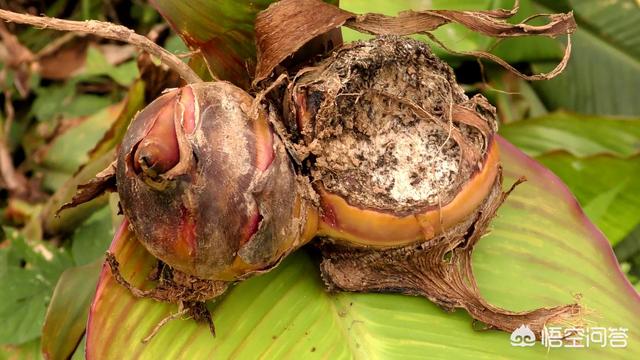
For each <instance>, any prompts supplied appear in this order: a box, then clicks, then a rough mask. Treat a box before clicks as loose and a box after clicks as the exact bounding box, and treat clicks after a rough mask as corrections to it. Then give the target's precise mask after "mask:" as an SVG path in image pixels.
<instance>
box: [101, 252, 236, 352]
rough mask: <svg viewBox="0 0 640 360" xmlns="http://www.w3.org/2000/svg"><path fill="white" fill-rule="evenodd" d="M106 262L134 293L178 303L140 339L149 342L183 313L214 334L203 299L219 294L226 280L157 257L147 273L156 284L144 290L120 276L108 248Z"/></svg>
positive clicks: (122, 284)
mask: <svg viewBox="0 0 640 360" xmlns="http://www.w3.org/2000/svg"><path fill="white" fill-rule="evenodd" d="M106 262H107V264H109V268H110V269H111V274H112V275H113V278H114V279H115V280H116V282H117V283H118V284H120V285H121V286H123V287H125V288H126V289H127V290H129V292H130V293H131V294H132V295H133V296H135V297H137V298H141V299H143V298H147V299H153V300H156V301H161V302H168V303H171V304H177V305H178V311H177V312H176V313H174V314H170V315H169V316H167V317H165V318H164V319H162V320H161V321H160V322H159V323H158V324H157V325H156V326H155V327H154V329H153V330H152V331H151V333H150V334H149V335H148V336H147V337H145V338H144V339H143V340H142V342H143V343H147V342H149V341H150V340H151V339H152V338H153V337H154V336H155V335H156V334H157V333H158V331H160V329H161V328H162V327H163V326H164V325H166V324H167V323H169V322H170V321H171V320H175V319H178V318H180V317H182V316H186V317H187V318H190V319H193V320H194V321H196V322H197V323H203V324H206V325H207V326H208V327H209V330H210V331H211V334H212V335H213V336H214V337H215V335H216V331H215V326H214V324H213V319H212V317H211V313H210V312H209V309H208V308H207V306H206V303H205V301H208V300H212V299H215V298H217V297H219V296H220V295H222V294H223V293H224V292H225V291H226V290H227V288H228V283H227V282H224V281H212V280H202V279H198V278H196V277H194V276H190V275H187V274H185V273H183V272H180V271H178V270H175V269H172V268H171V267H169V266H168V265H166V264H164V263H162V262H160V261H159V262H158V267H157V268H156V270H154V271H153V272H152V273H151V274H149V278H150V280H155V281H157V285H156V286H155V287H153V288H151V289H149V290H143V289H140V288H138V287H136V286H135V285H133V284H131V283H130V282H129V281H127V280H126V279H125V278H124V277H123V276H122V274H121V273H120V270H119V267H120V264H119V263H118V260H117V259H116V257H115V256H114V255H113V254H112V253H110V252H107V254H106Z"/></svg>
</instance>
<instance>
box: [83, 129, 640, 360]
mask: <svg viewBox="0 0 640 360" xmlns="http://www.w3.org/2000/svg"><path fill="white" fill-rule="evenodd" d="M499 143H500V149H501V156H502V163H503V166H504V174H505V186H510V184H512V183H513V182H514V181H515V180H516V179H517V178H519V177H521V176H526V177H527V179H528V181H527V182H526V183H524V184H522V185H520V186H519V187H517V188H516V190H515V191H514V192H513V193H512V195H511V196H510V197H509V198H508V200H507V201H506V202H505V204H504V205H503V207H502V208H501V209H500V210H499V212H498V217H497V218H496V219H495V220H494V221H493V223H492V225H491V231H490V233H489V234H488V235H487V236H485V237H484V238H483V239H482V240H481V241H480V242H479V244H478V246H477V248H476V250H475V252H474V255H473V261H474V264H473V268H474V271H475V274H476V276H477V279H478V284H479V287H480V290H481V292H482V294H483V295H484V296H485V297H486V298H487V299H488V300H489V301H490V302H492V303H493V304H496V305H499V306H502V307H505V308H508V309H511V310H526V309H532V308H534V307H540V306H552V305H558V304H564V303H569V302H572V301H575V300H576V298H577V299H578V302H579V303H580V304H581V305H582V306H583V307H584V309H585V312H584V319H583V320H584V321H585V324H587V325H588V326H590V327H613V328H626V329H628V332H627V334H628V339H627V347H626V348H614V347H611V346H604V347H601V346H592V347H589V348H577V349H576V348H573V349H571V348H547V347H545V346H543V345H542V344H541V343H539V342H538V343H535V344H534V345H533V346H531V347H514V346H511V344H510V337H509V334H508V333H504V332H498V331H477V330H474V329H473V326H472V320H471V318H470V317H469V316H468V315H467V314H466V313H464V312H462V311H458V312H455V313H447V312H444V311H443V310H441V309H440V308H438V307H437V306H435V305H434V304H432V303H430V302H429V301H428V300H426V299H424V298H419V297H410V296H403V295H393V294H353V293H338V294H329V293H326V292H325V291H324V290H323V286H322V282H321V280H320V276H319V271H318V267H317V263H316V261H314V260H313V259H312V257H310V256H309V255H308V254H307V253H306V252H305V251H304V250H303V251H298V252H297V253H296V254H294V255H292V256H290V257H289V258H288V259H286V260H285V261H284V262H283V263H282V264H281V265H280V266H279V267H277V268H276V269H275V270H274V271H272V272H270V273H268V274H266V275H263V276H259V277H255V278H252V279H250V280H248V281H245V282H242V283H241V284H239V285H237V286H236V287H234V288H233V289H232V290H231V291H230V292H229V293H228V295H226V296H225V297H223V298H222V299H220V300H218V301H217V302H216V303H212V304H210V308H211V310H212V311H213V318H214V321H215V324H216V331H217V335H216V337H215V338H213V337H212V335H211V334H210V332H209V329H208V327H207V326H206V325H199V324H196V323H195V322H194V321H192V320H189V319H183V320H174V321H171V322H169V323H168V324H167V325H165V326H164V327H163V328H161V329H160V330H159V331H158V333H157V334H156V335H155V336H154V337H153V338H152V339H151V341H150V342H149V343H147V344H143V343H142V342H141V340H142V339H143V338H145V337H146V336H148V335H149V334H150V333H151V332H152V330H153V329H154V327H155V326H156V325H157V324H158V323H159V322H160V321H161V320H162V319H163V318H165V317H167V316H169V315H170V314H172V313H175V312H176V311H177V307H176V306H175V305H170V304H164V303H158V302H155V301H152V300H147V299H144V300H141V299H136V298H134V297H133V296H132V295H131V294H130V293H129V292H128V291H127V290H126V289H124V288H123V287H121V286H120V285H118V284H117V283H116V282H115V281H114V279H113V278H112V276H111V272H110V270H109V269H108V268H107V267H104V268H103V270H102V273H101V275H100V279H99V281H98V287H97V290H96V294H95V298H94V300H93V303H92V306H91V311H90V315H89V321H88V323H87V335H86V336H87V338H86V355H87V358H88V359H96V358H100V359H121V358H138V359H154V358H185V359H195V358H259V357H260V358H299V357H302V356H304V357H305V358H332V359H333V358H336V359H343V358H344V359H349V358H355V359H365V358H380V359H403V358H407V357H432V358H447V359H451V358H453V359H472V358H473V359H477V358H492V359H493V358H519V359H520V358H521V359H528V358H532V359H533V358H535V359H538V358H541V357H545V358H549V359H573V358H576V357H578V358H581V359H591V358H593V359H602V358H627V359H633V358H638V356H640V323H638V321H637V318H638V315H639V314H640V295H639V294H638V293H637V292H636V291H635V290H634V288H633V287H632V286H631V285H630V284H629V282H628V281H627V280H626V278H625V277H624V275H623V274H622V272H621V271H620V268H619V266H618V263H617V261H616V259H615V257H614V255H613V252H612V250H611V247H610V245H609V243H608V241H607V240H606V238H605V237H604V236H603V235H602V233H601V232H600V231H599V230H598V229H597V228H596V227H595V226H594V225H593V224H592V223H591V222H589V220H588V219H587V218H586V216H585V215H584V213H583V212H582V210H581V209H580V207H579V205H578V204H577V202H576V201H575V199H574V197H573V196H572V195H571V193H570V192H569V191H568V190H567V188H566V186H565V185H564V184H563V183H562V182H561V181H560V180H559V179H558V178H557V177H556V176H554V175H553V174H552V173H551V172H549V171H548V170H546V169H545V168H544V167H542V166H541V165H540V164H539V163H537V162H536V161H535V160H533V159H531V158H529V157H527V156H526V155H525V154H523V153H522V152H521V151H519V150H518V149H517V148H515V147H514V146H513V145H511V144H509V143H508V142H506V141H504V140H502V139H501V140H500V142H499ZM111 251H113V252H114V253H115V254H116V257H117V258H118V259H119V261H120V263H121V269H120V270H121V272H122V274H123V275H124V276H125V277H126V278H127V279H129V280H130V281H132V282H133V283H134V284H135V285H137V286H139V287H141V288H147V287H150V286H153V284H152V283H150V282H149V281H148V280H146V279H147V275H148V273H149V272H150V271H151V269H152V267H153V266H154V264H155V260H154V259H153V258H152V257H151V256H150V255H149V254H148V253H147V252H146V251H145V250H144V248H143V247H142V246H141V245H140V244H139V243H138V242H137V241H136V239H135V237H134V236H133V234H132V233H130V232H129V230H128V228H127V226H126V225H123V227H122V228H121V230H120V231H119V233H118V234H117V235H116V237H115V239H114V242H113V243H112V245H111Z"/></svg>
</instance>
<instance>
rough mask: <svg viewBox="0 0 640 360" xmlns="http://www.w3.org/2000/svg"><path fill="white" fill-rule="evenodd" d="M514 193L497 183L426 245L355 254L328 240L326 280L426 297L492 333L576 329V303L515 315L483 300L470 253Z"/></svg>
mask: <svg viewBox="0 0 640 360" xmlns="http://www.w3.org/2000/svg"><path fill="white" fill-rule="evenodd" d="M521 181H524V179H522V180H521ZM521 181H519V182H518V183H520V182H521ZM518 183H516V184H514V187H515V186H516V185H517V184H518ZM511 190H513V187H512V188H511ZM511 190H509V191H508V192H505V193H503V192H502V191H501V190H500V179H498V180H497V181H496V183H495V184H494V187H493V189H492V192H491V194H490V195H489V197H488V198H487V200H486V201H485V202H484V203H483V204H482V205H481V207H480V209H479V211H478V212H476V213H475V214H474V215H472V216H471V217H469V218H468V219H467V220H465V221H464V222H462V223H460V224H458V225H456V226H455V227H454V228H451V229H450V230H449V231H448V232H447V233H445V234H443V235H442V236H439V237H437V238H434V239H432V240H429V241H427V242H424V243H422V244H418V245H411V246H406V247H402V248H397V249H388V250H379V249H376V250H374V249H359V250H357V249H354V248H351V247H349V248H347V247H343V246H342V245H338V244H335V243H333V242H331V241H330V240H325V241H324V242H322V243H321V245H320V248H321V251H322V254H323V258H324V259H323V261H322V263H321V265H320V267H321V271H322V277H323V279H324V281H325V283H326V285H327V287H328V289H329V290H331V291H339V290H343V291H355V292H371V291H376V292H398V293H402V294H406V295H414V296H424V297H426V298H428V299H429V300H431V301H433V302H434V303H436V304H438V305H440V306H441V307H443V308H444V309H445V310H448V311H453V310H454V309H456V308H463V309H465V310H467V312H469V314H470V315H471V316H472V317H473V318H474V319H476V320H479V321H481V322H483V323H484V324H486V325H487V326H488V328H493V329H500V330H504V331H508V332H511V331H513V330H515V329H516V328H518V327H519V326H520V325H523V324H524V325H528V326H529V328H530V329H531V330H532V331H533V332H534V333H535V334H536V337H537V338H538V339H541V334H542V331H543V327H544V325H545V324H547V323H559V322H571V323H572V324H575V323H576V322H578V320H579V315H580V313H581V307H580V306H579V305H578V304H575V303H574V304H568V305H562V306H556V307H551V308H539V309H535V310H532V311H525V312H512V311H509V310H505V309H501V308H499V307H496V306H493V305H491V304H489V303H488V302H487V301H486V300H485V299H483V298H482V297H481V295H480V292H479V290H478V285H477V283H476V280H475V277H474V275H473V271H472V267H471V253H472V250H473V247H474V245H475V244H476V243H477V241H478V240H479V239H480V237H481V236H482V235H483V233H484V230H485V229H486V228H487V225H488V223H489V221H490V220H491V218H493V216H494V214H495V213H496V210H497V209H498V207H499V206H500V205H501V204H502V202H503V201H504V199H505V198H506V197H507V196H508V194H509V193H510V192H511Z"/></svg>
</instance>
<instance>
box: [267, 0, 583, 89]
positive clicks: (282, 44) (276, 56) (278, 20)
mask: <svg viewBox="0 0 640 360" xmlns="http://www.w3.org/2000/svg"><path fill="white" fill-rule="evenodd" d="M518 7H519V1H516V2H515V4H514V6H513V8H512V9H510V10H505V9H497V10H489V11H453V10H428V11H405V12H402V13H400V14H398V15H397V16H386V15H381V14H373V13H368V14H363V15H358V14H355V13H352V12H349V11H346V10H342V9H340V8H338V7H336V6H333V5H330V4H327V3H324V2H323V1H321V0H281V1H279V2H277V3H275V4H273V5H271V6H270V7H269V8H268V9H267V10H265V11H263V12H261V13H260V14H258V16H257V18H256V41H257V45H258V65H257V67H256V76H255V80H254V84H255V83H257V82H259V81H261V80H264V79H265V78H266V77H268V76H269V75H270V74H271V72H272V71H273V69H274V68H275V67H276V66H278V65H279V64H280V63H282V62H283V61H284V60H285V59H287V58H288V57H289V56H291V55H292V54H294V53H295V52H296V51H297V50H298V49H300V48H301V47H302V46H303V45H304V44H306V43H307V42H309V41H310V40H311V39H313V38H315V37H317V36H319V35H322V34H324V33H326V32H327V31H330V30H332V29H335V28H337V27H340V26H346V27H349V28H351V29H354V30H357V31H360V32H363V33H368V34H372V35H411V34H427V35H428V36H430V37H431V38H432V39H434V40H435V41H436V42H437V43H438V44H440V45H441V46H443V47H444V45H442V44H441V43H440V42H439V41H437V39H435V38H434V37H433V35H432V34H431V33H430V31H432V30H435V29H437V28H438V27H440V26H442V25H445V24H448V23H458V24H461V25H463V26H465V27H467V28H469V29H470V30H472V31H475V32H478V33H481V34H484V35H487V36H492V37H497V38H506V37H518V36H531V35H541V36H549V37H555V36H558V35H563V34H566V35H569V34H571V33H573V32H574V31H575V29H576V23H575V20H574V18H573V14H572V13H566V14H549V15H544V16H545V17H547V18H548V20H549V21H548V22H547V23H546V24H544V25H529V24H528V22H529V21H530V20H531V19H533V18H535V17H531V18H528V19H526V20H524V21H523V22H521V23H517V24H510V23H508V22H506V21H505V19H507V18H509V17H511V16H513V15H514V14H515V13H516V12H517V10H518ZM540 16H542V15H540ZM536 17H539V16H536ZM570 44H571V43H570V42H569V43H568V45H567V49H566V51H565V54H564V57H563V59H562V61H561V62H560V64H559V65H558V66H557V67H556V69H554V70H553V71H551V72H550V73H547V74H539V75H533V76H527V75H524V74H522V73H520V72H519V71H517V70H516V69H515V68H513V67H512V66H510V65H509V64H508V63H506V62H505V61H504V60H502V59H500V58H498V57H497V56H495V55H493V54H490V53H487V52H483V51H474V52H465V53H462V52H455V51H453V50H450V49H448V48H446V47H444V48H445V49H446V50H448V51H450V52H453V53H456V54H462V55H471V56H475V57H479V58H485V59H489V60H492V61H495V62H496V63H498V64H500V65H501V66H503V67H505V68H506V69H507V70H509V71H511V72H513V73H515V74H517V75H518V76H520V77H522V78H525V79H527V80H541V79H550V78H552V77H554V76H555V75H557V74H559V73H560V72H561V71H562V70H563V69H564V67H565V66H566V63H567V61H568V59H569V55H570V50H571V46H570Z"/></svg>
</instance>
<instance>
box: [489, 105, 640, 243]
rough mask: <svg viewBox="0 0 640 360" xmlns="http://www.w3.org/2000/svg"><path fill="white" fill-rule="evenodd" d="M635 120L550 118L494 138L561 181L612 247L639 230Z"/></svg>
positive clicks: (639, 130) (639, 128) (639, 150)
mask: <svg viewBox="0 0 640 360" xmlns="http://www.w3.org/2000/svg"><path fill="white" fill-rule="evenodd" d="M639 120H640V119H638V118H619V117H615V118H611V117H604V116H585V115H578V114H573V113H569V112H555V113H551V114H549V115H547V116H542V117H538V118H535V119H527V120H524V121H518V122H515V123H512V124H507V125H504V126H502V127H501V128H500V134H501V135H502V136H504V137H505V138H506V139H508V140H509V141H511V142H513V143H514V144H515V145H516V146H518V148H519V149H521V150H523V151H524V152H525V153H527V154H528V155H530V156H534V157H536V159H537V160H538V161H540V162H542V163H543V164H544V165H545V166H546V167H547V168H549V169H551V170H552V171H553V172H554V173H555V174H556V175H558V176H559V177H560V178H561V179H563V181H564V182H565V183H566V184H567V185H568V186H569V188H570V189H571V191H572V192H573V193H574V194H575V195H576V197H577V198H578V201H579V202H580V204H582V206H583V207H584V209H585V212H586V213H587V215H588V216H589V218H590V219H591V221H593V222H595V223H596V225H598V228H600V229H601V230H602V231H603V232H604V233H605V234H606V235H607V237H608V239H609V241H610V242H611V244H612V245H615V244H617V243H618V242H619V241H621V240H622V239H624V238H625V237H626V236H627V234H629V233H630V232H631V231H632V230H633V229H634V228H636V227H637V226H638V225H640V161H638V159H639V156H640V121H639Z"/></svg>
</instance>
